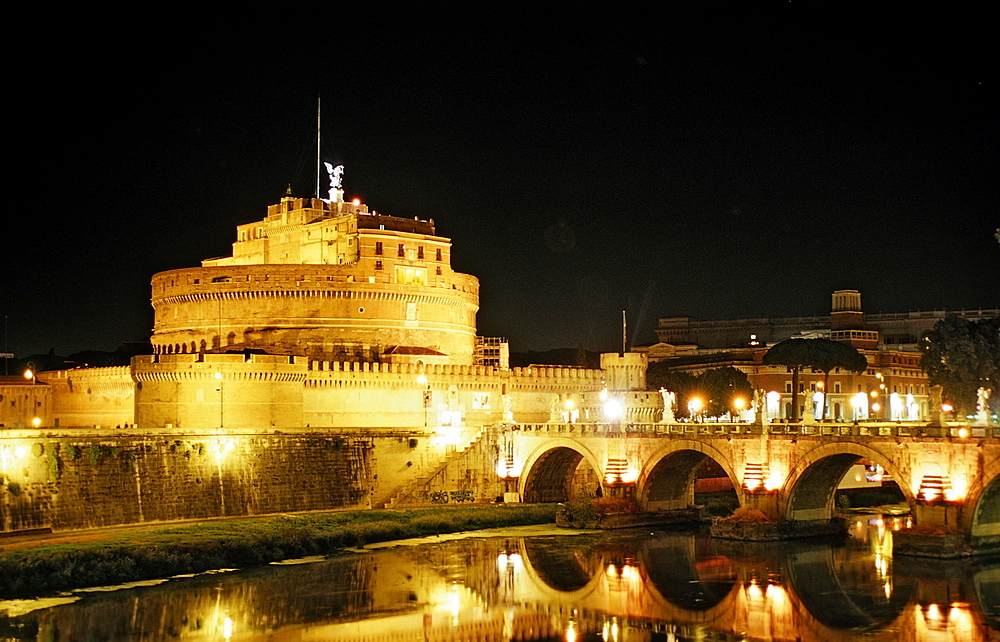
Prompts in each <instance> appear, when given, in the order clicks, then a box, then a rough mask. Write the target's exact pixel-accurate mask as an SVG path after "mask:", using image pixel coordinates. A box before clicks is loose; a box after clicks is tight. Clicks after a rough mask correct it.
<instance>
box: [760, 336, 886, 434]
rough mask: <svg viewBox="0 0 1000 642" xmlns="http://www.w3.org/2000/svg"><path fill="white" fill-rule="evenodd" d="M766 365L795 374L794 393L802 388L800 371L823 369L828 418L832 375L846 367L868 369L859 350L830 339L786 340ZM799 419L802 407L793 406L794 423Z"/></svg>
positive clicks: (772, 350)
mask: <svg viewBox="0 0 1000 642" xmlns="http://www.w3.org/2000/svg"><path fill="white" fill-rule="evenodd" d="M763 362H764V365H768V366H785V367H787V368H789V369H790V370H791V371H792V390H794V391H797V390H798V389H799V372H800V371H801V370H802V368H812V369H813V370H819V371H820V372H822V373H823V375H824V377H823V378H824V381H823V416H824V417H825V416H826V391H827V389H828V388H829V383H830V382H829V378H830V372H831V371H833V370H834V369H835V368H843V369H844V370H847V371H849V372H857V373H859V374H860V373H862V372H864V371H865V370H867V369H868V360H867V359H866V358H865V355H863V354H861V353H860V352H858V350H857V348H854V347H853V346H850V345H848V344H846V343H841V342H840V341H831V340H830V339H785V340H784V341H782V342H780V343H777V344H775V345H774V346H772V347H771V348H770V349H768V351H767V353H766V354H765V355H764V359H763ZM798 420H799V404H798V401H797V400H796V402H795V403H793V404H792V421H798Z"/></svg>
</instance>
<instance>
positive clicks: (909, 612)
mask: <svg viewBox="0 0 1000 642" xmlns="http://www.w3.org/2000/svg"><path fill="white" fill-rule="evenodd" d="M892 526H893V524H892V522H890V521H888V520H887V521H885V522H883V521H882V519H881V518H880V517H870V518H869V517H864V518H860V519H858V520H857V522H856V524H855V528H854V529H853V530H852V537H851V538H850V539H849V540H847V541H846V542H842V541H840V542H836V543H825V542H794V543H781V544H768V545H760V544H747V543H741V542H725V541H719V540H712V539H709V538H708V537H706V536H705V534H704V533H703V532H694V531H664V530H657V531H650V530H649V529H644V530H629V531H617V532H604V533H594V534H584V535H575V536H562V535H560V536H540V537H522V536H507V537H470V538H467V539H462V540H457V541H447V542H441V543H435V544H428V545H422V546H405V547H396V548H389V549H382V550H376V551H371V552H361V553H353V554H346V555H344V556H341V557H337V558H325V559H315V560H303V561H302V563H298V564H286V565H281V566H275V565H272V566H268V567H264V568H255V569H248V570H243V571H232V572H224V573H213V574H208V575H199V576H195V577H188V578H175V579H172V580H169V581H167V582H163V583H159V584H156V585H152V586H140V587H134V588H127V589H119V590H113V591H89V592H75V593H72V594H68V596H67V597H65V598H63V600H64V601H66V602H68V603H64V604H58V603H55V602H46V601H25V602H0V640H44V641H47V642H56V641H63V640H84V641H90V640H95V641H96V640H150V641H155V640H213V641H219V642H225V641H228V640H268V641H272V642H286V641H295V642H304V641H307V640H337V641H345V642H375V641H378V642H396V641H399V642H402V641H413V642H416V641H438V640H440V641H445V640H455V641H458V640H462V641H466V640H467V641H470V642H472V641H476V642H480V641H492V640H498V641H503V642H506V641H509V640H518V641H525V642H528V641H535V640H538V641H543V640H544V641H555V640H559V641H564V642H583V641H596V640H603V641H605V642H640V641H650V642H654V641H655V642H668V641H669V642H682V641H688V640H691V641H694V640H699V641H700V640H727V641H728V640H733V641H736V640H790V641H794V640H802V641H803V642H806V641H809V640H818V641H820V640H821V641H837V640H903V641H914V642H915V641H925V640H926V641H934V640H942V641H943V640H969V641H970V642H976V641H979V640H996V639H1000V629H998V628H997V627H998V626H1000V560H994V561H992V562H991V561H986V560H979V561H976V562H940V561H928V560H914V559H911V558H901V557H900V558H896V559H895V560H894V559H892V557H891V552H892ZM4 613H6V615H4Z"/></svg>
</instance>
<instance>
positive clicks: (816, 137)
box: [0, 0, 1000, 356]
mask: <svg viewBox="0 0 1000 642" xmlns="http://www.w3.org/2000/svg"><path fill="white" fill-rule="evenodd" d="M270 6H272V7H273V9H272V13H270V14H263V13H260V14H256V15H248V14H246V13H244V12H242V11H235V10H234V11H233V12H232V13H231V14H230V15H226V16H210V15H201V14H185V15H183V16H173V15H170V12H169V11H167V12H166V14H165V15H161V16H158V17H157V19H156V20H155V21H152V20H150V21H148V22H146V21H142V20H140V19H139V18H138V17H136V16H121V18H124V19H125V20H126V21H127V22H128V23H129V24H128V25H127V26H122V25H121V24H119V23H118V22H117V19H118V18H116V20H108V21H103V20H101V19H100V16H96V15H94V14H92V13H90V12H89V11H90V9H88V12H87V13H81V14H80V15H64V16H60V17H58V18H56V17H55V16H52V17H45V18H44V20H48V21H53V20H54V21H55V22H54V23H51V24H50V23H46V24H45V25H44V28H42V26H41V24H40V25H39V27H38V28H37V29H36V30H34V31H33V33H34V35H33V36H32V38H31V42H32V43H33V47H32V48H31V49H30V53H29V50H25V54H24V55H25V57H24V58H22V59H21V60H19V61H18V63H17V64H16V65H12V67H13V68H14V70H13V71H12V72H11V77H10V78H9V85H8V88H9V91H10V92H11V94H10V97H9V98H10V99H9V100H8V105H11V104H13V107H14V110H15V117H14V118H13V119H10V120H9V121H8V122H9V123H10V131H9V134H8V136H9V140H12V141H14V145H13V151H14V153H13V154H12V155H11V156H9V160H8V165H9V166H10V165H14V166H15V167H16V168H17V169H16V171H15V173H14V177H15V180H14V181H13V183H12V184H11V185H9V190H10V191H9V192H8V205H7V208H8V212H9V213H8V216H7V221H8V223H7V225H5V234H4V240H5V243H4V250H5V253H6V256H7V259H8V260H7V266H6V268H5V270H4V285H3V288H2V294H0V296H2V299H0V302H2V305H0V313H2V314H3V315H4V316H5V317H6V320H7V338H6V342H7V345H8V347H9V349H10V350H11V351H13V352H16V353H17V354H18V356H25V355H27V354H30V353H34V352H47V351H48V350H49V349H50V348H54V349H55V351H56V352H57V353H59V354H68V353H70V352H74V351H77V350H82V349H103V350H113V349H114V348H116V347H117V346H118V345H119V344H120V343H121V342H124V341H136V340H143V339H146V338H148V336H149V333H150V329H151V327H152V309H151V307H150V306H149V280H150V277H151V276H152V274H153V273H155V272H158V271H161V270H167V269H173V268H182V267H192V266H197V265H198V264H199V261H200V260H201V259H204V258H208V257H213V256H220V255H225V254H229V253H230V252H231V246H230V244H231V243H232V241H233V239H234V236H235V226H236V225H237V224H240V223H245V222H249V221H252V220H259V219H261V218H262V217H263V216H264V214H265V210H266V207H267V205H268V204H271V203H275V202H277V200H278V199H279V198H280V196H281V195H282V193H283V192H284V190H285V187H286V186H287V185H288V184H291V185H292V187H293V189H294V190H295V191H296V192H297V193H298V194H299V195H311V194H312V192H313V191H314V185H315V177H314V164H315V161H314V158H313V157H314V148H315V142H314V141H315V111H316V99H317V96H322V101H323V119H324V124H323V139H324V143H323V148H324V160H332V161H335V162H338V163H343V164H344V165H345V166H346V175H345V181H344V182H345V187H346V191H347V196H348V197H354V196H359V197H361V198H362V199H363V200H364V201H365V202H366V203H367V204H368V205H369V206H370V207H372V208H374V209H377V210H378V211H379V212H381V213H384V214H392V215H396V216H404V217H411V216H419V217H421V218H430V217H433V218H434V219H435V222H436V223H437V229H438V232H439V233H440V234H442V235H444V236H448V237H451V238H452V239H453V242H454V253H453V263H454V266H455V267H456V268H457V269H459V270H461V271H464V272H468V273H471V274H473V275H475V276H477V277H478V278H479V279H480V284H481V302H480V303H481V309H480V312H479V317H478V321H479V330H480V334H484V335H487V336H505V337H507V338H508V339H509V340H510V341H511V343H512V348H513V349H514V350H528V349H531V350H543V349H548V348H554V347H576V346H579V345H582V346H584V347H587V348H590V349H598V350H600V349H604V350H609V349H615V348H616V347H617V345H618V343H619V341H620V336H621V329H620V323H621V310H623V309H624V310H627V313H628V319H629V328H630V331H629V336H630V340H631V341H632V342H635V343H649V342H652V341H653V340H654V335H653V332H652V330H653V328H654V327H655V326H656V320H657V318H658V317H661V316H669V315H679V314H689V315H692V316H697V317H701V318H729V317H734V316H760V315H772V316H785V315H810V314H822V313H824V312H827V311H828V310H829V301H830V293H831V292H832V291H833V290H834V289H836V288H855V289H859V290H861V291H862V295H863V302H864V307H865V310H866V311H868V312H890V311H904V312H905V311H908V310H918V309H942V308H953V309H954V308H966V309H968V308H981V307H982V308H996V307H1000V288H998V287H997V283H998V282H1000V279H998V278H997V275H998V274H1000V269H998V268H1000V246H998V243H997V240H996V238H994V230H995V229H996V228H997V226H998V225H1000V213H998V208H997V191H998V190H997V185H998V175H1000V172H998V162H997V160H998V155H997V152H998V146H997V140H998V136H997V121H998V114H1000V101H998V97H1000V94H998V86H997V81H998V73H997V62H996V61H997V60H1000V55H998V53H1000V52H998V51H997V38H996V37H995V29H994V27H995V21H994V19H993V18H988V17H987V16H986V15H985V13H981V11H983V12H985V11H986V9H980V7H981V6H982V3H934V4H932V5H929V8H918V7H917V5H916V4H914V3H903V2H899V3H873V2H823V1H815V0H809V1H805V0H801V1H799V0H796V1H793V2H787V1H786V2H755V1H751V0H744V1H740V2H713V1H710V0H709V1H704V0H699V1H691V2H660V3H641V4H640V3H621V2H615V3H611V2H608V3H575V2H544V1H540V0H539V1H534V2H505V3H491V2H482V3H481V2H469V3H448V2H425V3H419V2H410V3H405V4H404V3H365V4H364V8H357V7H353V6H348V5H338V4H337V3H328V4H327V5H325V6H324V7H323V8H322V9H317V10H315V11H313V12H311V13H309V14H308V15H307V14H306V12H304V11H303V10H301V8H299V9H297V10H296V11H294V12H292V11H290V10H289V9H279V6H283V5H278V4H273V3H271V5H270ZM402 7H405V8H402ZM39 20H43V18H42V17H39ZM44 20H43V21H44ZM95 24H97V25H104V26H97V27H95V26H94V25H95ZM15 99H16V100H15ZM19 140H21V141H23V142H17V141H19Z"/></svg>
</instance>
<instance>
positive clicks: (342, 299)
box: [151, 192, 479, 364]
mask: <svg viewBox="0 0 1000 642" xmlns="http://www.w3.org/2000/svg"><path fill="white" fill-rule="evenodd" d="M338 196H341V198H337V199H336V200H332V201H330V202H326V201H324V200H321V199H317V198H294V197H292V196H290V195H286V196H285V197H284V198H282V199H281V202H280V203H278V204H276V205H272V206H270V207H269V208H268V212H267V216H266V217H265V218H264V219H263V220H261V221H256V222H253V223H247V224H244V225H240V226H238V227H237V230H236V242H235V243H233V254H232V256H228V257H222V258H215V259H208V260H205V261H202V266H201V267H197V268H183V269H177V270H169V271H166V272H160V273H159V274H156V275H155V276H153V280H152V292H153V296H152V303H153V309H154V312H155V322H154V328H153V336H152V339H151V340H152V344H153V348H154V352H155V353H157V354H184V353H195V354H198V353H224V352H234V351H242V350H254V351H258V352H264V353H267V354H283V355H299V356H309V357H311V358H316V359H325V360H332V361H368V362H381V363H413V362H416V361H420V362H422V363H452V364H471V363H472V361H473V355H474V352H475V349H476V321H475V319H476V311H477V310H478V308H479V281H478V279H476V278H475V277H473V276H470V275H468V274H461V273H458V272H455V271H453V270H452V268H451V241H450V240H449V239H447V238H444V237H441V236H437V235H436V233H435V229H434V221H433V220H430V221H424V220H420V219H418V218H413V219H406V218H398V217H395V216H384V215H381V214H377V213H375V212H370V211H369V210H368V207H367V206H365V205H364V204H361V203H359V202H353V203H345V202H343V199H342V192H338Z"/></svg>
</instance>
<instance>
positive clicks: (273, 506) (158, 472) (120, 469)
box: [0, 431, 375, 531]
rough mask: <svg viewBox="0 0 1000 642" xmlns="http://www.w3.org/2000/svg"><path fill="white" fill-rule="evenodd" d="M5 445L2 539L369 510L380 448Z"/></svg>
mask: <svg viewBox="0 0 1000 642" xmlns="http://www.w3.org/2000/svg"><path fill="white" fill-rule="evenodd" d="M18 432H20V433H22V434H15V433H14V432H13V431H12V432H11V433H5V434H4V435H3V436H2V437H0V458H2V459H0V464H2V473H3V484H2V486H0V519H2V531H17V530H24V529H32V528H52V529H53V530H72V529H79V528H91V527H103V526H112V525H117V524H133V523H143V522H159V521H171V520H179V519H191V518H202V517H221V516H238V515H262V514H269V513H280V512H290V511H303V510H324V509H334V508H351V507H357V508H366V507H369V506H370V504H371V499H370V498H371V495H372V493H373V491H374V478H375V471H374V468H373V466H374V457H373V453H374V442H373V440H371V439H365V438H362V437H357V436H354V437H339V436H335V435H330V434H308V433H299V434H264V433H257V434H223V435H211V434H170V433H161V434H156V435H125V434H123V435H114V436H103V435H97V434H94V433H92V432H91V434H83V433H79V434H76V435H72V434H63V435H61V436H42V435H38V434H35V435H31V434H27V431H18Z"/></svg>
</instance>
